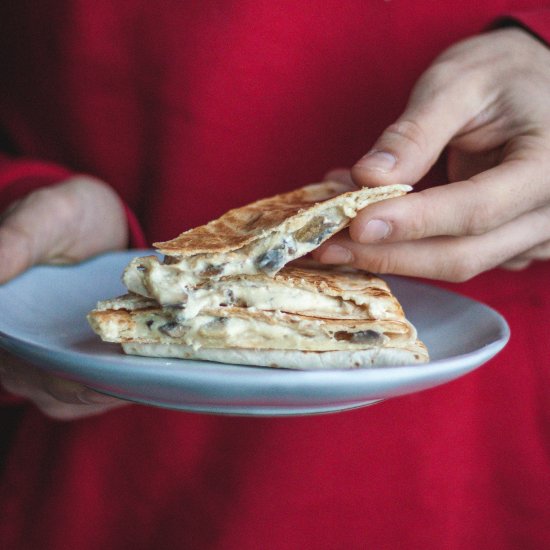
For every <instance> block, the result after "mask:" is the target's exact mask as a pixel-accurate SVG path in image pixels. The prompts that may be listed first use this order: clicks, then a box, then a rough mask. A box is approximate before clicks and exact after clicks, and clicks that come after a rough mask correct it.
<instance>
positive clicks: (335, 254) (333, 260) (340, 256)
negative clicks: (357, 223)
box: [320, 244, 353, 264]
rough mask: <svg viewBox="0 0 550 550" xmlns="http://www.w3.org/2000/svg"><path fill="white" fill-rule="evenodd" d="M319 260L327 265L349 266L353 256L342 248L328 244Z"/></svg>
mask: <svg viewBox="0 0 550 550" xmlns="http://www.w3.org/2000/svg"><path fill="white" fill-rule="evenodd" d="M320 260H321V261H322V262H324V263H327V264H349V263H351V262H352V261H353V254H352V253H351V251H350V250H348V249H347V248H344V247H343V246H340V245H337V244H330V245H329V246H327V247H326V248H325V250H324V251H323V253H322V254H321V257H320Z"/></svg>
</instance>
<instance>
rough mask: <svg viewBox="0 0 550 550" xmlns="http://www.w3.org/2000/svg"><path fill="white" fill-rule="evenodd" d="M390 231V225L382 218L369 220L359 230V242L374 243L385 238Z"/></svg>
mask: <svg viewBox="0 0 550 550" xmlns="http://www.w3.org/2000/svg"><path fill="white" fill-rule="evenodd" d="M390 233H391V226H390V225H389V224H388V223H386V222H385V221H383V220H370V221H369V222H368V223H367V224H366V225H365V226H364V227H363V229H362V230H361V231H360V232H359V242H360V243H374V242H376V241H381V240H382V239H385V238H386V237H387V236H388V235H389V234H390Z"/></svg>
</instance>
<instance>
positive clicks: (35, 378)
mask: <svg viewBox="0 0 550 550" xmlns="http://www.w3.org/2000/svg"><path fill="white" fill-rule="evenodd" d="M0 383H1V385H2V386H3V387H4V389H5V390H6V391H8V392H10V393H12V394H14V395H18V396H20V397H25V398H26V399H29V400H30V401H32V402H33V403H34V404H35V405H36V406H37V407H38V408H39V409H40V410H41V411H42V412H43V413H44V414H45V415H47V416H49V417H50V418H54V419H56V420H74V419H78V418H84V417H87V416H93V415H97V414H101V413H103V412H106V411H108V410H111V409H114V408H118V407H122V406H125V405H128V404H129V403H128V402H127V401H123V400H121V399H117V398H115V397H111V396H108V395H104V394H100V393H98V392H96V391H94V390H92V389H90V388H87V387H86V386H84V385H82V384H79V383H77V382H73V381H70V380H65V379H62V378H58V377H55V376H51V375H49V374H47V373H45V372H44V371H42V370H40V369H38V368H37V367H34V366H32V365H29V364H27V363H25V362H23V361H20V360H19V359H17V358H15V357H13V356H11V355H9V354H7V353H6V352H3V351H0Z"/></svg>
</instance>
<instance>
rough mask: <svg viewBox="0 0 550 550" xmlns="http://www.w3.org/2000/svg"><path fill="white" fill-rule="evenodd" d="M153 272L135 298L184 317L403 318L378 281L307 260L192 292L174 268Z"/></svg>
mask: <svg viewBox="0 0 550 550" xmlns="http://www.w3.org/2000/svg"><path fill="white" fill-rule="evenodd" d="M159 265H160V264H159ZM155 273H156V271H155V270H154V269H153V270H152V271H151V272H150V273H149V275H150V277H148V278H147V280H148V284H147V288H143V289H141V288H140V290H141V292H140V295H142V296H146V297H149V298H152V299H154V300H156V302H158V303H159V304H160V305H163V306H173V305H175V306H178V308H179V311H180V317H181V318H185V319H191V318H193V317H194V316H195V315H198V314H199V313H200V312H201V311H202V310H203V309H212V308H216V307H224V306H237V307H247V308H254V309H259V310H269V311H284V312H286V313H297V314H300V315H305V316H312V317H324V318H339V319H346V318H349V319H353V318H361V317H365V316H368V317H369V318H371V319H397V318H399V317H400V316H402V315H403V311H402V310H401V306H400V305H399V303H398V302H397V300H396V299H395V297H394V296H393V295H392V294H391V292H390V289H389V288H388V285H387V284H386V283H385V282H384V281H383V280H382V279H380V278H378V277H375V276H374V275H372V274H370V273H364V272H363V273H361V272H358V271H354V270H350V269H349V268H346V267H338V266H326V265H323V264H319V263H316V262H314V261H309V260H303V259H301V260H299V261H298V262H293V263H292V264H290V265H287V266H285V267H284V268H283V269H281V271H279V272H278V273H277V274H276V275H274V276H273V277H269V276H268V275H265V274H264V273H259V274H256V275H238V276H234V277H224V278H222V279H219V280H213V281H208V282H204V283H201V284H200V285H198V286H197V287H195V288H192V289H190V288H189V287H188V286H187V282H186V279H185V277H184V276H183V277H182V276H181V271H180V270H179V269H178V268H175V267H173V266H167V268H166V271H165V273H169V275H168V276H162V277H158V278H157V277H155V275H154V274H155ZM153 282H154V283H155V284H153Z"/></svg>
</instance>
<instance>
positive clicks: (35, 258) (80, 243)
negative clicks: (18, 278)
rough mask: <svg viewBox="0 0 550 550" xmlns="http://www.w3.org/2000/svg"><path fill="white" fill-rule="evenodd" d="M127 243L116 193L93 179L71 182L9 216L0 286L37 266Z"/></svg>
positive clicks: (1, 234) (2, 229)
mask: <svg viewBox="0 0 550 550" xmlns="http://www.w3.org/2000/svg"><path fill="white" fill-rule="evenodd" d="M126 241H127V228H126V219H125V214H124V210H123V207H122V205H121V203H120V200H119V199H118V197H117V196H116V194H115V193H114V192H113V191H112V190H111V189H110V188H108V187H107V186H106V185H105V184H103V183H101V182H98V181H97V180H94V179H92V178H89V177H85V176H79V177H75V178H71V179H70V180H67V181H66V182H64V183H61V184H59V185H56V186H53V187H49V188H44V189H40V190H38V191H35V192H33V193H31V194H30V195H28V196H27V197H26V198H24V199H23V200H21V201H19V202H18V203H17V204H16V205H14V206H13V207H12V208H11V209H9V210H8V211H7V212H6V213H5V214H4V216H3V218H2V220H1V222H0V283H2V282H5V281H7V280H9V279H10V278H12V277H14V276H15V275H17V274H19V273H21V272H22V271H24V270H26V269H27V268H29V267H30V266H32V265H35V264H37V263H48V262H72V261H77V260H81V259H84V258H86V257H88V256H91V255H93V254H97V253H99V252H102V251H104V250H110V249H113V248H121V247H123V246H124V245H125V243H126Z"/></svg>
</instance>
